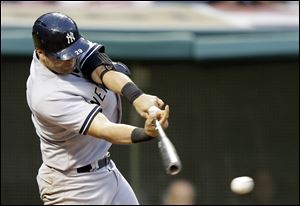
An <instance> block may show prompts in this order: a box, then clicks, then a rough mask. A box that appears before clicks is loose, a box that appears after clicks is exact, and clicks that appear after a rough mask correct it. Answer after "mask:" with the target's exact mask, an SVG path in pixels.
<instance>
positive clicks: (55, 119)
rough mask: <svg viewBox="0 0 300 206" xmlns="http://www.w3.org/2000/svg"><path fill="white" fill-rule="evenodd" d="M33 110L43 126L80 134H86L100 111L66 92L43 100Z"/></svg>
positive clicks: (80, 98) (95, 106)
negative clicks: (60, 128) (56, 127)
mask: <svg viewBox="0 0 300 206" xmlns="http://www.w3.org/2000/svg"><path fill="white" fill-rule="evenodd" d="M35 110H37V111H36V114H38V115H39V119H40V120H41V121H43V123H44V125H47V126H49V127H51V126H59V127H62V128H64V129H66V130H69V131H72V132H76V133H80V134H86V132H87V130H88V128H89V126H90V124H91V123H92V121H93V119H94V118H95V116H96V115H97V114H98V113H99V112H101V111H102V109H101V108H100V106H98V105H97V104H91V103H88V102H87V101H86V100H85V99H84V98H83V97H81V96H76V95H73V94H69V93H66V92H59V93H56V94H54V95H51V96H48V97H47V98H44V100H43V101H41V102H40V103H39V104H38V105H37V106H36V108H35Z"/></svg>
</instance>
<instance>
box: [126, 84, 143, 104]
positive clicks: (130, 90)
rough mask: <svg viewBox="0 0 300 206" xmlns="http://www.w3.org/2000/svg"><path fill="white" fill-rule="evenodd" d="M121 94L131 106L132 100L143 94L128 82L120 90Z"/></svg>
mask: <svg viewBox="0 0 300 206" xmlns="http://www.w3.org/2000/svg"><path fill="white" fill-rule="evenodd" d="M121 93H122V94H123V96H124V97H125V98H126V99H127V100H128V101H129V102H130V103H131V104H132V103H133V102H134V100H136V99H137V98H138V97H139V96H141V95H142V94H144V92H143V91H142V90H141V89H139V88H138V87H137V86H136V85H135V84H134V83H132V82H128V83H126V84H125V85H124V86H123V88H122V90H121Z"/></svg>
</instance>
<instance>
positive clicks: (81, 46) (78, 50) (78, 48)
mask: <svg viewBox="0 0 300 206" xmlns="http://www.w3.org/2000/svg"><path fill="white" fill-rule="evenodd" d="M88 48H89V41H87V40H86V39H84V38H83V37H80V38H79V39H78V40H77V41H76V42H74V43H73V44H71V46H69V47H67V48H65V49H63V50H61V51H59V52H51V53H49V54H50V55H51V56H53V57H54V58H56V59H58V60H70V59H73V58H75V57H77V56H78V55H80V54H82V53H83V52H85V51H87V50H88Z"/></svg>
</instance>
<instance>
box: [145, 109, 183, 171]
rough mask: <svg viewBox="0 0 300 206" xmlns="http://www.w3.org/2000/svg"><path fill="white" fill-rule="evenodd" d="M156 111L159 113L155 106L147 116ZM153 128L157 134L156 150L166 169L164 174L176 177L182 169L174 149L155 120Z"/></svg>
mask: <svg viewBox="0 0 300 206" xmlns="http://www.w3.org/2000/svg"><path fill="white" fill-rule="evenodd" d="M158 111H160V109H159V108H157V107H155V106H152V107H150V108H149V114H155V113H156V112H158ZM155 126H156V129H157V131H158V133H159V136H158V148H159V151H160V154H161V157H162V160H163V164H164V166H165V168H166V172H167V174H169V175H176V174H178V173H179V172H180V170H181V168H182V165H181V162H180V159H179V157H178V155H177V152H176V149H175V147H174V145H173V144H172V142H171V141H170V139H169V138H168V137H167V135H166V133H165V132H164V130H163V128H162V127H161V125H160V123H159V121H158V120H157V119H156V120H155Z"/></svg>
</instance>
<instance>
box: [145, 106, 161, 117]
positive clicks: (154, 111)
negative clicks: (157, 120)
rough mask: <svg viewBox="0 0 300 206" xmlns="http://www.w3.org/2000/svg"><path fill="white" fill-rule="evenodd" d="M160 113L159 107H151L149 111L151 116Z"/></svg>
mask: <svg viewBox="0 0 300 206" xmlns="http://www.w3.org/2000/svg"><path fill="white" fill-rule="evenodd" d="M159 111H161V110H160V109H159V108H158V107H156V106H151V107H150V108H149V109H148V113H149V115H150V116H153V117H154V116H155V114H156V113H157V112H159Z"/></svg>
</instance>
